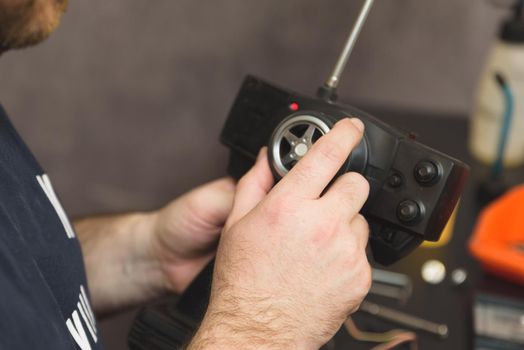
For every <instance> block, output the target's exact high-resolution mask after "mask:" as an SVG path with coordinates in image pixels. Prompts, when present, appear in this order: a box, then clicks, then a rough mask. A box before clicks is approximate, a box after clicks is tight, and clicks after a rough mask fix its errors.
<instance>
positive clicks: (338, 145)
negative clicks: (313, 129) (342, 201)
mask: <svg viewBox="0 0 524 350" xmlns="http://www.w3.org/2000/svg"><path fill="white" fill-rule="evenodd" d="M363 133H364V124H363V123H362V122H361V121H360V120H358V119H354V118H353V119H349V118H345V119H342V120H340V121H339V122H338V123H336V124H335V126H334V127H333V128H332V129H331V130H330V131H329V133H327V134H326V135H325V136H323V137H321V138H320V139H319V140H318V141H317V142H316V143H315V144H314V145H313V147H311V149H310V150H309V151H308V153H307V154H306V155H305V156H304V158H302V159H301V160H300V161H299V162H298V163H297V165H295V167H293V169H291V171H290V172H289V173H288V174H287V175H286V176H285V177H284V178H283V179H282V180H281V181H280V182H279V183H278V184H277V186H275V189H274V191H275V192H278V191H285V192H290V191H292V192H293V194H295V195H298V196H300V197H303V198H310V199H314V198H319V197H320V195H321V194H322V192H323V191H324V189H325V188H326V186H327V185H328V184H329V182H330V181H331V180H332V179H333V177H334V176H335V175H336V174H337V172H338V171H339V170H340V168H341V167H342V165H343V164H344V162H345V161H346V159H347V158H348V157H349V154H350V153H351V151H352V150H353V148H355V147H356V146H357V145H358V143H359V142H360V140H361V139H362V135H363Z"/></svg>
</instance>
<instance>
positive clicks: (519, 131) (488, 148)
mask: <svg viewBox="0 0 524 350" xmlns="http://www.w3.org/2000/svg"><path fill="white" fill-rule="evenodd" d="M523 3H524V1H519V2H518V5H517V6H516V10H515V12H516V15H515V17H514V18H513V19H511V20H509V21H506V22H505V23H504V25H503V28H502V31H501V33H500V35H499V40H498V41H497V43H496V44H495V45H494V47H493V48H492V50H491V53H490V56H489V59H488V63H487V66H486V68H485V70H484V73H483V75H482V78H481V81H480V85H479V89H478V92H477V99H476V105H475V108H474V111H473V116H472V119H471V125H470V140H469V141H470V142H469V146H470V150H471V152H472V153H473V155H474V156H475V158H477V159H478V160H479V161H481V162H482V163H485V164H488V165H491V164H493V163H494V162H495V161H496V159H497V153H498V147H499V142H500V135H501V128H502V121H503V119H504V113H505V108H506V97H505V95H504V93H503V91H502V89H501V86H500V85H499V84H498V83H497V81H496V78H495V77H496V74H500V75H502V76H503V77H504V78H505V79H506V80H507V84H508V86H509V88H510V89H511V92H512V95H513V97H514V110H513V114H512V120H511V125H510V130H509V134H508V139H507V144H506V147H505V150H504V158H503V164H504V166H505V167H514V166H519V165H522V164H524V18H523V13H522V11H523V10H522V4H523Z"/></svg>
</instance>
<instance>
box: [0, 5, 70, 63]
mask: <svg viewBox="0 0 524 350" xmlns="http://www.w3.org/2000/svg"><path fill="white" fill-rule="evenodd" d="M67 2H68V0H26V1H24V2H23V3H22V4H19V5H16V6H14V7H13V8H9V9H7V10H4V9H1V8H0V53H2V52H3V51H7V50H10V49H19V48H23V47H27V46H31V45H35V44H38V43H40V42H41V41H43V40H45V39H46V38H47V37H48V36H49V35H50V34H51V33H52V32H53V30H55V28H56V27H57V26H58V24H59V23H60V18H61V16H62V14H63V13H64V12H65V10H66V8H67Z"/></svg>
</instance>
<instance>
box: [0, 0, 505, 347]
mask: <svg viewBox="0 0 524 350" xmlns="http://www.w3.org/2000/svg"><path fill="white" fill-rule="evenodd" d="M360 3H361V2H360V1H342V0H322V1H307V0H278V1H277V0H264V1H248V0H221V1H209V0H208V1H194V0H193V1H191V0H169V1H168V0H149V1H146V0H111V1H99V0H90V1H73V2H72V3H71V4H70V8H69V11H68V13H67V15H66V17H65V18H64V21H63V24H62V26H61V27H60V29H59V30H58V32H57V33H56V34H55V35H54V36H53V37H52V38H51V39H50V40H48V41H47V42H46V43H45V44H43V45H41V46H39V47H36V48H32V49H29V50H22V51H17V52H11V53H7V54H5V55H4V56H3V57H1V58H0V101H1V103H3V104H4V107H5V108H6V109H7V110H8V112H9V113H10V114H11V117H12V119H13V121H14V123H15V124H16V125H17V126H18V128H19V129H20V132H21V133H22V134H23V136H24V137H25V138H26V141H27V142H28V144H29V145H30V146H31V147H32V148H33V150H34V152H35V153H36V154H37V156H38V157H39V158H40V161H41V163H42V164H43V165H44V167H45V168H46V169H47V170H48V172H49V173H50V174H51V176H52V178H53V179H54V183H55V187H56V188H57V190H58V192H59V193H60V194H61V197H62V199H63V202H64V205H65V207H66V208H68V209H69V212H70V214H71V215H72V216H76V215H86V214H91V213H98V212H107V211H111V212H112V211H124V210H140V209H149V208H154V207H157V206H160V205H162V204H163V203H164V202H166V201H168V200H169V199H171V198H173V197H175V196H176V195H178V194H180V193H182V192H183V191H186V190H188V189H189V188H191V187H192V186H195V185H197V184H199V183H202V182H204V181H206V180H209V179H212V178H215V177H217V176H220V175H222V174H223V171H224V165H225V160H226V151H225V149H224V148H223V147H220V146H218V143H217V135H218V133H219V130H220V127H221V124H222V122H223V121H224V118H225V116H226V113H227V112H228V109H229V106H230V104H231V102H232V100H233V98H234V96H235V93H236V91H237V88H238V86H239V84H240V82H241V80H242V78H243V76H244V75H245V74H246V73H248V72H250V73H255V74H257V75H259V76H262V77H265V78H267V79H269V80H271V81H274V82H277V83H279V84H280V85H284V86H288V87H290V88H294V89H298V90H300V91H302V92H308V93H309V92H314V91H315V89H316V87H317V86H318V85H319V84H320V83H321V82H322V81H323V80H324V79H325V77H326V75H327V74H328V72H329V71H330V70H331V67H332V65H333V63H334V62H335V60H336V56H337V55H338V53H339V50H340V49H341V47H342V44H343V41H344V40H345V38H346V36H347V32H348V29H349V28H350V27H351V24H352V21H353V19H354V18H355V16H356V10H357V9H358V8H359V6H360ZM499 17H500V11H495V10H494V9H492V8H491V7H490V6H488V5H487V3H486V2H485V1H476V0H438V1H434V0H432V1H430V0H382V1H380V0H379V1H377V3H376V5H375V8H374V10H373V12H372V14H371V16H370V19H369V22H368V24H367V25H366V27H365V29H364V32H363V34H362V36H361V38H360V41H359V43H358V45H357V47H356V51H355V54H354V56H353V57H352V59H351V62H350V66H349V69H348V70H347V72H346V74H345V77H344V80H343V81H342V85H341V87H340V95H341V96H342V97H343V98H344V100H346V101H350V102H353V103H355V104H357V105H367V106H380V107H383V108H394V109H399V108H400V109H411V110H415V111H417V110H420V111H431V112H438V113H440V112H442V113H448V112H449V113H453V114H462V115H464V116H467V114H468V111H469V109H470V105H471V100H472V95H473V91H474V87H475V84H476V80H477V76H478V74H479V71H480V69H481V67H482V63H483V61H484V59H485V55H486V52H487V50H488V47H489V44H490V41H491V40H492V37H493V35H494V32H495V26H496V21H497V18H499ZM129 318H130V315H129V314H126V315H124V316H121V317H120V318H117V319H113V320H107V321H105V322H103V323H102V328H103V332H104V335H105V341H106V344H107V348H108V349H111V350H120V349H124V348H125V339H124V337H125V334H126V331H127V327H128V324H129Z"/></svg>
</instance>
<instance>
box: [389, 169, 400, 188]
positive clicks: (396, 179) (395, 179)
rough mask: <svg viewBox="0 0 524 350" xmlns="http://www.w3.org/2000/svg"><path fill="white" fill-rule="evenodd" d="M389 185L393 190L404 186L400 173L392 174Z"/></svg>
mask: <svg viewBox="0 0 524 350" xmlns="http://www.w3.org/2000/svg"><path fill="white" fill-rule="evenodd" d="M388 185H389V186H390V187H393V188H397V187H400V186H401V185H402V176H401V175H400V174H398V173H394V174H391V175H390V176H389V178H388Z"/></svg>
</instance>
